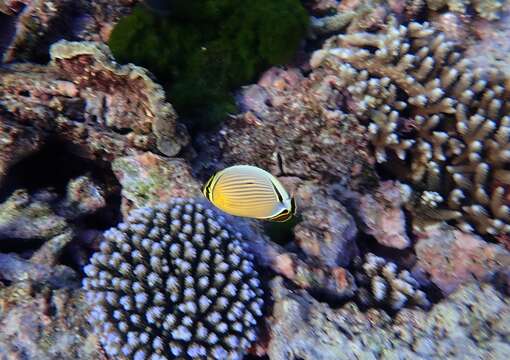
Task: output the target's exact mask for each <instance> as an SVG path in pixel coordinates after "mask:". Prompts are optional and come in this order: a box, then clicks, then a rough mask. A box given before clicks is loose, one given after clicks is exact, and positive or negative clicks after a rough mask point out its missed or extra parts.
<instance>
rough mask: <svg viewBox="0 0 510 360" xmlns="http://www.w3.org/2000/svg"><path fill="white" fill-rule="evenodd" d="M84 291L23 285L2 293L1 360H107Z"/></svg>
mask: <svg viewBox="0 0 510 360" xmlns="http://www.w3.org/2000/svg"><path fill="white" fill-rule="evenodd" d="M89 311H90V308H89V305H88V303H87V301H85V299H84V296H83V291H82V290H71V289H67V288H62V289H51V288H50V287H47V286H36V285H33V284H31V283H29V282H20V283H16V284H14V285H11V286H9V287H6V288H3V289H0V359H27V360H54V359H61V360H107V358H106V356H105V355H104V353H103V351H102V350H101V348H100V346H99V342H98V341H97V338H96V336H95V335H94V334H93V332H92V331H91V329H90V326H89V324H88V323H87V321H86V318H87V316H88V314H89Z"/></svg>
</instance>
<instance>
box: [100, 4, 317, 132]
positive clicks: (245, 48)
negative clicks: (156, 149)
mask: <svg viewBox="0 0 510 360" xmlns="http://www.w3.org/2000/svg"><path fill="white" fill-rule="evenodd" d="M172 4H173V6H172V10H171V13H170V15H168V16H161V15H158V14H157V13H154V12H152V11H150V10H148V9H146V8H144V7H142V6H139V7H137V8H135V10H134V11H133V13H132V14H131V15H129V16H127V17H125V18H123V19H121V21H120V22H119V23H118V24H117V26H116V27H115V29H114V30H113V32H112V35H111V37H110V41H109V46H110V48H111V50H112V52H113V54H114V55H115V57H116V59H117V60H119V61H120V62H132V63H135V64H136V65H140V66H143V67H146V68H148V69H149V70H150V71H151V72H152V73H154V75H155V76H156V77H157V79H158V81H160V82H163V84H164V86H165V89H166V91H167V95H168V97H169V101H170V102H171V103H172V105H174V106H175V108H176V109H177V112H178V113H179V115H180V116H181V117H182V118H184V119H186V120H187V122H188V124H189V125H191V127H192V128H201V129H205V128H209V127H211V126H214V125H215V124H217V123H218V122H219V121H221V120H222V119H223V118H224V117H225V116H226V115H227V113H229V112H234V111H235V110H236V108H235V104H234V100H233V97H232V94H231V91H232V89H234V88H236V87H238V86H240V85H243V84H246V83H248V82H250V81H252V80H253V79H254V78H255V77H256V75H257V74H259V73H260V72H261V71H263V70H264V69H266V68H268V67H270V66H273V65H279V64H284V63H286V62H288V61H290V60H291V58H292V56H293V55H294V54H295V52H296V50H297V48H298V46H299V43H300V41H301V39H302V38H303V36H304V33H305V31H306V28H307V26H308V15H307V13H306V11H305V9H304V8H303V7H302V5H301V3H300V1H299V0H257V1H239V0H202V1H182V0H177V1H174V2H173V3H172Z"/></svg>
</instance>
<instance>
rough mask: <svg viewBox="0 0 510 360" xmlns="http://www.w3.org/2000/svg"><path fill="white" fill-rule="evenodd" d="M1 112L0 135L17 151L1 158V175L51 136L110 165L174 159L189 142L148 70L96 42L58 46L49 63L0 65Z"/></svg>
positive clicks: (59, 44) (12, 150)
mask: <svg viewBox="0 0 510 360" xmlns="http://www.w3.org/2000/svg"><path fill="white" fill-rule="evenodd" d="M0 110H1V111H0V114H1V115H0V116H1V118H2V120H3V121H2V132H1V133H0V136H1V137H2V138H5V139H4V141H5V143H6V144H7V146H8V147H9V150H10V151H9V154H12V153H13V154H17V155H2V157H1V159H2V160H3V161H2V163H0V174H2V175H3V174H4V173H5V171H6V170H7V168H8V167H9V166H10V165H12V163H13V162H15V161H19V160H20V158H21V157H23V156H25V157H26V156H27V155H28V152H29V151H31V150H32V151H33V150H36V149H37V148H38V146H39V144H40V143H42V142H44V139H47V138H48V137H50V136H52V137H57V138H58V139H59V140H61V141H65V142H68V143H69V144H72V145H73V146H71V147H70V149H71V150H74V151H75V152H76V153H78V154H79V155H80V156H82V157H87V158H90V159H100V160H105V161H109V160H112V159H113V158H114V157H116V156H119V155H126V154H136V153H137V150H153V151H157V152H161V153H163V154H166V155H175V154H177V153H178V152H179V151H180V149H181V147H182V146H183V145H184V144H186V143H187V139H188V138H187V135H186V131H185V130H184V129H183V128H181V127H180V126H179V125H177V124H176V114H175V112H174V110H173V108H172V106H171V105H170V104H169V103H167V102H166V101H165V94H164V92H163V89H162V88H161V87H160V86H159V85H158V84H156V83H155V82H154V81H153V80H152V79H151V77H150V75H149V74H148V73H147V71H146V70H145V69H142V68H139V67H137V66H134V65H126V66H119V65H118V64H116V63H115V62H114V60H113V58H112V57H111V55H110V52H109V50H108V48H107V47H106V46H105V45H102V44H99V43H91V42H75V43H72V42H66V41H60V42H58V43H56V44H54V45H53V46H52V48H51V63H50V64H49V65H47V66H39V65H33V64H16V65H10V66H5V67H3V68H1V69H0ZM28 124H29V125H28ZM27 143H28V144H29V146H27V147H26V148H25V149H24V147H25V144H27ZM30 143H33V145H30ZM18 149H19V153H18Z"/></svg>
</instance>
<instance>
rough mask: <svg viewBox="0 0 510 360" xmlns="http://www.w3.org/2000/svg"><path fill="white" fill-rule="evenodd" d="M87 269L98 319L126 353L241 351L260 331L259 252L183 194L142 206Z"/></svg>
mask: <svg viewBox="0 0 510 360" xmlns="http://www.w3.org/2000/svg"><path fill="white" fill-rule="evenodd" d="M105 239H106V240H105V241H104V242H103V243H102V244H101V246H100V251H99V252H97V253H96V254H94V255H93V257H92V259H91V264H90V265H88V266H87V267H86V268H85V272H86V274H87V278H86V279H84V286H85V288H86V289H87V290H88V298H89V299H90V301H92V302H93V303H94V304H95V308H94V311H93V316H92V317H91V322H92V323H93V324H94V326H95V327H96V330H97V332H98V334H99V336H100V339H101V341H102V343H103V345H104V348H105V350H106V352H107V353H108V355H110V356H111V357H115V358H116V359H159V360H163V359H174V358H180V357H182V358H189V359H203V358H208V359H218V360H223V359H231V360H232V359H239V358H240V357H241V356H242V354H243V353H244V352H245V351H246V350H247V348H248V347H249V345H250V344H251V343H252V342H254V341H255V339H256V338H257V330H256V325H257V319H259V318H260V317H261V315H262V305H263V303H264V301H263V298H262V296H263V290H262V286H261V281H260V280H259V275H258V273H257V271H256V270H255V268H254V263H253V257H252V255H251V254H249V253H247V252H246V251H245V250H244V248H243V244H242V235H241V234H240V233H238V232H237V233H236V230H235V229H234V228H232V227H231V226H230V225H229V224H228V223H226V221H225V219H224V218H222V217H221V216H220V215H219V213H218V212H216V211H213V210H212V209H210V208H207V207H206V206H204V205H202V204H201V203H197V202H195V201H193V200H183V199H178V198H177V199H173V200H171V201H170V202H167V203H161V204H159V205H157V206H156V207H154V208H150V207H143V208H139V209H136V210H133V211H132V212H131V213H130V215H129V216H128V217H127V219H126V222H123V223H121V224H119V225H118V227H117V228H113V229H110V230H108V231H107V232H106V233H105Z"/></svg>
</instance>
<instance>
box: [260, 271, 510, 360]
mask: <svg viewBox="0 0 510 360" xmlns="http://www.w3.org/2000/svg"><path fill="white" fill-rule="evenodd" d="M272 289H273V295H274V298H275V304H274V310H273V317H272V318H270V319H269V325H268V327H269V329H270V330H269V331H270V340H269V344H268V350H267V353H268V356H269V357H270V359H271V360H287V359H293V358H300V359H303V360H343V359H346V360H347V359H354V358H358V359H385V360H386V359H434V358H437V359H446V358H448V359H466V360H475V359H501V360H503V359H505V357H506V355H505V353H507V351H508V350H509V349H510V346H509V345H508V342H509V340H510V330H509V329H510V327H509V325H510V302H509V300H508V298H504V297H503V296H502V295H501V294H500V293H498V292H497V291H496V290H494V288H492V287H491V286H490V285H485V284H483V285H478V284H469V285H464V286H463V287H461V288H459V290H458V291H457V292H456V293H454V294H452V295H451V297H450V298H449V299H445V300H443V301H442V302H440V303H439V304H436V305H435V306H434V307H433V308H432V310H431V311H430V312H429V313H426V312H423V311H422V310H416V309H404V310H402V311H401V312H400V313H399V314H398V315H397V317H396V318H395V319H391V318H390V317H389V316H388V315H387V314H386V313H384V312H383V311H378V310H374V309H372V310H369V311H368V312H366V313H363V312H361V311H360V310H359V309H358V308H357V306H356V305H355V304H353V303H348V304H346V305H344V306H343V307H342V308H340V309H336V310H335V309H331V308H330V307H328V306H327V304H324V303H319V302H318V301H316V300H314V299H313V298H312V297H310V296H309V295H308V294H306V293H305V292H303V291H289V290H287V289H286V288H285V287H284V285H283V283H282V281H281V279H278V278H277V279H276V280H275V281H274V282H273V285H272Z"/></svg>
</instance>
